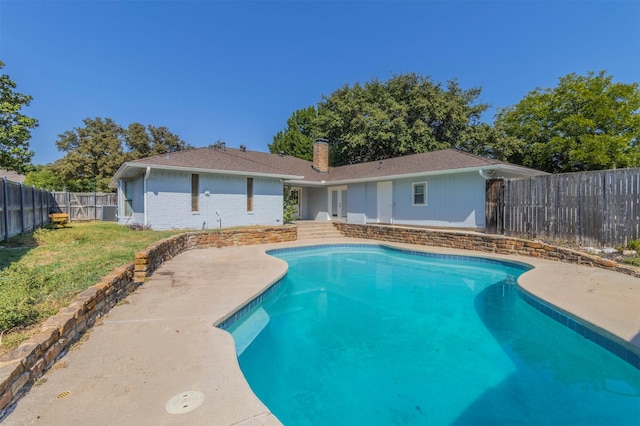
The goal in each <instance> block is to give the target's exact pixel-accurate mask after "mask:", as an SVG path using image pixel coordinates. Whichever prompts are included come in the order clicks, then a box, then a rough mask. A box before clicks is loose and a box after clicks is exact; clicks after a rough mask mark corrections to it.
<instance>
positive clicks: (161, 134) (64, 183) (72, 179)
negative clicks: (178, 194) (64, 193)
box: [26, 118, 191, 192]
mask: <svg viewBox="0 0 640 426" xmlns="http://www.w3.org/2000/svg"><path fill="white" fill-rule="evenodd" d="M83 123H84V126H83V127H77V128H74V129H73V130H67V131H66V132H64V133H63V134H61V135H59V136H58V140H57V141H56V146H57V147H58V149H59V150H60V151H63V152H65V153H66V154H65V156H64V157H62V158H61V159H59V160H57V161H56V162H54V163H52V164H49V165H46V166H43V167H40V168H38V169H37V170H36V171H34V172H31V173H29V174H28V175H27V179H26V182H27V183H28V184H33V185H37V186H42V187H45V188H47V189H56V190H62V189H67V190H70V191H100V192H109V191H110V190H111V189H110V188H109V187H108V184H109V181H110V180H111V178H112V177H113V175H114V174H115V173H116V171H117V170H118V168H119V167H120V166H121V165H122V164H123V163H124V162H126V161H131V160H136V159H139V158H143V157H149V156H153V155H162V154H166V153H168V152H175V151H181V150H184V149H190V148H191V146H190V145H188V144H187V143H186V142H185V141H183V140H182V139H180V137H179V136H177V135H175V134H173V133H172V132H171V131H169V129H167V128H166V127H164V126H161V127H155V126H152V125H148V126H144V125H142V124H140V123H132V124H130V125H129V127H128V128H127V129H124V128H123V127H121V126H120V125H118V124H117V123H116V122H115V121H113V120H112V119H110V118H104V119H103V118H85V119H84V120H83Z"/></svg>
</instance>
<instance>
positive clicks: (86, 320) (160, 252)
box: [0, 225, 298, 420]
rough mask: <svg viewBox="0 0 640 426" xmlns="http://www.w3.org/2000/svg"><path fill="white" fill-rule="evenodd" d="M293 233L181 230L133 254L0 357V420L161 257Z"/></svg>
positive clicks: (284, 238)
mask: <svg viewBox="0 0 640 426" xmlns="http://www.w3.org/2000/svg"><path fill="white" fill-rule="evenodd" d="M297 235H298V231H297V227H295V226H292V225H285V226H278V227H255V228H239V229H226V230H225V229H223V230H219V231H206V232H187V233H184V234H180V235H176V236H173V237H170V238H167V239H164V240H161V241H158V242H156V243H154V244H152V245H151V246H149V247H148V248H147V249H146V250H144V251H141V252H138V253H136V254H135V260H134V262H133V263H130V264H128V265H125V266H122V267H120V268H117V269H115V270H114V271H113V272H112V273H111V274H110V275H108V276H106V277H104V278H103V279H102V280H101V281H100V282H99V283H98V284H95V285H93V286H91V287H89V288H88V289H86V290H85V291H83V292H81V293H80V294H78V295H77V296H76V297H75V298H74V299H73V300H72V301H71V302H70V303H69V305H68V306H67V307H64V308H62V309H60V311H59V312H58V313H57V314H56V315H54V316H52V317H50V318H49V319H47V320H46V321H45V322H44V323H43V324H42V326H41V331H40V333H38V334H37V335H35V336H33V337H31V338H30V339H28V340H26V341H25V342H23V343H22V344H21V345H20V346H19V347H18V348H17V349H15V350H13V351H11V352H9V353H7V354H5V355H4V356H2V357H1V358H0V420H1V419H2V417H3V416H4V414H6V411H7V409H8V408H10V406H11V404H13V403H15V402H16V401H17V400H18V399H20V397H21V396H22V395H23V394H24V393H25V392H26V390H28V389H29V386H30V385H32V384H33V383H34V381H35V380H37V379H38V378H40V377H41V376H42V375H43V374H44V372H45V371H47V370H48V369H49V368H51V366H52V365H53V364H54V363H55V362H56V360H57V359H59V358H60V357H62V356H63V355H64V354H65V353H66V350H67V349H68V348H69V346H70V345H71V344H72V343H74V342H76V341H77V340H78V339H79V338H80V336H81V335H82V334H83V333H84V332H85V331H86V330H88V329H89V328H91V327H92V326H93V325H94V324H95V322H96V320H97V319H98V318H99V317H100V316H102V315H104V314H106V313H107V312H109V310H111V308H113V307H114V306H115V305H116V303H118V302H119V301H121V300H123V299H124V298H126V297H127V295H128V294H129V293H131V292H132V291H134V290H135V289H136V288H137V287H138V286H140V285H141V284H142V283H143V282H144V281H145V280H146V278H147V277H149V276H151V275H152V274H153V272H154V271H155V270H156V269H158V267H160V265H162V263H163V262H165V261H167V260H169V259H171V258H173V257H175V256H177V255H178V254H180V253H182V252H183V251H186V250H191V249H195V248H208V247H225V246H245V245H254V244H268V243H281V242H288V241H295V240H296V239H297Z"/></svg>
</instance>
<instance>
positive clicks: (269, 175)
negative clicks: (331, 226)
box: [109, 163, 304, 188]
mask: <svg viewBox="0 0 640 426" xmlns="http://www.w3.org/2000/svg"><path fill="white" fill-rule="evenodd" d="M152 168H153V169H158V170H170V171H182V172H189V173H195V174H201V173H212V174H222V175H235V176H254V177H266V178H273V179H304V176H298V175H285V174H273V173H254V172H250V171H239V170H218V169H203V168H196V167H184V166H165V165H155V164H139V163H124V164H123V165H122V166H120V168H119V169H118V171H117V172H116V174H115V175H114V176H113V177H112V178H111V180H110V181H109V187H110V188H114V187H115V186H116V185H117V181H118V179H120V177H121V176H122V175H124V174H125V172H127V171H128V170H131V169H146V170H151V169H152Z"/></svg>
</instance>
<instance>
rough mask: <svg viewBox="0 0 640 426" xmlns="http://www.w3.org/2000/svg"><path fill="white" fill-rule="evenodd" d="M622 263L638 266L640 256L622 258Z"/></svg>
mask: <svg viewBox="0 0 640 426" xmlns="http://www.w3.org/2000/svg"><path fill="white" fill-rule="evenodd" d="M622 263H626V264H628V265H633V266H637V267H640V257H628V258H624V259H622Z"/></svg>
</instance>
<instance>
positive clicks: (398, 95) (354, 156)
mask: <svg viewBox="0 0 640 426" xmlns="http://www.w3.org/2000/svg"><path fill="white" fill-rule="evenodd" d="M480 93H481V89H480V88H472V89H468V90H464V89H462V88H461V87H460V86H459V84H458V83H457V81H456V80H451V81H448V82H447V84H446V86H445V87H443V85H442V84H440V83H434V82H433V81H432V80H431V79H430V78H428V77H422V76H420V75H418V74H415V73H411V74H402V75H396V76H394V77H393V78H391V79H390V80H388V81H386V82H381V81H379V80H377V79H374V80H372V81H369V82H367V83H365V84H364V86H361V85H360V84H358V83H356V84H355V85H353V86H349V85H345V86H343V87H342V88H340V89H338V90H336V91H335V92H333V93H332V94H331V95H329V96H323V99H322V101H321V102H320V104H319V106H318V116H317V119H316V120H315V122H314V125H315V126H317V128H318V133H319V134H318V136H321V137H324V138H326V139H328V140H329V142H330V144H331V157H332V164H333V165H336V166H337V165H344V164H353V163H360V162H367V161H375V160H383V159H385V158H391V157H398V156H401V155H407V154H414V153H420V152H427V151H434V150H439V149H444V148H452V147H453V148H459V149H463V150H470V149H477V147H478V146H482V145H483V143H484V141H474V143H473V144H471V145H470V144H469V139H468V137H469V136H470V135H471V134H472V132H473V129H474V127H475V126H480V125H481V123H480V121H479V120H480V115H481V114H482V113H483V112H484V111H485V110H486V109H487V108H488V105H486V104H483V103H477V100H478V97H479V96H480ZM477 135H480V136H482V135H485V133H482V132H479V131H476V136H477Z"/></svg>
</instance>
